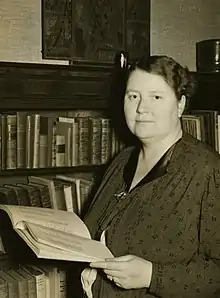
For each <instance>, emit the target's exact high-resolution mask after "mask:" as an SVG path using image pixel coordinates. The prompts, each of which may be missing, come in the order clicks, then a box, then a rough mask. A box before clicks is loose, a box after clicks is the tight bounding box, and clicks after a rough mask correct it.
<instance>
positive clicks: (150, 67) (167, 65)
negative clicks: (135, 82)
mask: <svg viewBox="0 0 220 298" xmlns="http://www.w3.org/2000/svg"><path fill="white" fill-rule="evenodd" d="M136 68H139V69H142V70H145V71H147V72H149V73H152V74H157V75H160V76H161V77H163V78H164V80H165V81H166V82H167V83H168V84H169V86H170V87H171V88H172V89H173V91H174V92H175V94H176V97H177V99H178V100H180V99H181V96H182V95H185V96H186V98H187V99H189V98H190V97H191V96H192V95H193V93H194V91H195V86H196V82H195V80H194V78H193V76H192V74H191V73H190V71H189V70H188V68H187V67H183V66H181V65H180V64H179V63H178V62H176V61H175V60H174V59H173V58H171V57H168V56H163V55H155V56H143V57H141V58H140V59H138V60H136V61H135V62H134V63H131V64H130V66H129V67H128V77H127V79H128V78H129V75H130V73H131V72H132V71H133V70H135V69H136Z"/></svg>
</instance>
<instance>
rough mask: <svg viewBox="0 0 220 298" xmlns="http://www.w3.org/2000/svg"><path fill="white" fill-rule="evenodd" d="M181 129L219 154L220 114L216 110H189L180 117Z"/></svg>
mask: <svg viewBox="0 0 220 298" xmlns="http://www.w3.org/2000/svg"><path fill="white" fill-rule="evenodd" d="M182 128H183V130H184V131H186V132H188V133H189V134H191V135H192V136H194V137H195V138H197V139H198V140H201V141H202V142H203V143H205V144H207V145H209V146H210V147H212V148H213V149H214V150H215V151H216V152H218V153H220V114H219V112H218V111H216V110H191V111H189V112H188V113H187V114H184V115H183V116H182Z"/></svg>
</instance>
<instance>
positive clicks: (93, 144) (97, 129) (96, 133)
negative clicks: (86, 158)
mask: <svg viewBox="0 0 220 298" xmlns="http://www.w3.org/2000/svg"><path fill="white" fill-rule="evenodd" d="M89 124H90V125H89V127H90V138H91V139H90V161H91V164H93V165H99V164H100V163H101V119H100V118H90V119H89Z"/></svg>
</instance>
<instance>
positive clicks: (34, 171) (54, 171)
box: [0, 165, 106, 177]
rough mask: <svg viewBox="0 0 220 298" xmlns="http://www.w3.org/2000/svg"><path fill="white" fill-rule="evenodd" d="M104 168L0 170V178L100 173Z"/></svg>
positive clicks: (101, 166) (102, 166)
mask: <svg viewBox="0 0 220 298" xmlns="http://www.w3.org/2000/svg"><path fill="white" fill-rule="evenodd" d="M105 167H106V165H85V166H75V167H57V168H56V167H53V168H38V169H12V170H1V171H0V177H6V176H30V175H56V174H62V173H65V174H67V173H86V172H100V171H102V170H104V168H105Z"/></svg>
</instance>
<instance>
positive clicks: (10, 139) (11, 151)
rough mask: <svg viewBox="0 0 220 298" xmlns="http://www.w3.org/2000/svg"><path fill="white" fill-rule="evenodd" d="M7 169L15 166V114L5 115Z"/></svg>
mask: <svg viewBox="0 0 220 298" xmlns="http://www.w3.org/2000/svg"><path fill="white" fill-rule="evenodd" d="M6 117H7V118H6V121H7V129H6V139H7V160H6V168H7V169H16V168H17V115H7V116H6Z"/></svg>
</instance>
